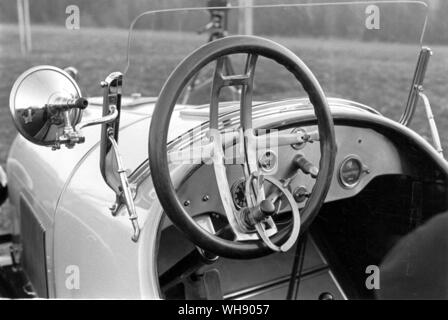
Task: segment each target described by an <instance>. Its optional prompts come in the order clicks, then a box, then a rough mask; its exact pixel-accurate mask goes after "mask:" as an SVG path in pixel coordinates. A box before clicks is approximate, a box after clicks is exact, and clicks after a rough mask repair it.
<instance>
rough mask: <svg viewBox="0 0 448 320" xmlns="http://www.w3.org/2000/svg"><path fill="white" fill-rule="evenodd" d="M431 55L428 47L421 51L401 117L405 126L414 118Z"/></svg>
mask: <svg viewBox="0 0 448 320" xmlns="http://www.w3.org/2000/svg"><path fill="white" fill-rule="evenodd" d="M431 56H432V50H431V49H430V48H428V47H423V48H422V50H421V51H420V55H419V57H418V61H417V65H416V67H415V73H414V78H413V79H412V86H411V90H410V91H409V96H408V101H407V103H406V108H405V110H404V113H403V115H402V116H401V119H400V123H401V124H403V125H405V126H409V125H410V124H411V120H412V118H413V117H414V112H415V108H416V107H417V103H418V99H419V97H420V92H421V91H422V87H423V81H424V80H425V75H426V70H427V69H428V64H429V59H430V58H431Z"/></svg>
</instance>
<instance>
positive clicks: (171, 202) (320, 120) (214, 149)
mask: <svg viewBox="0 0 448 320" xmlns="http://www.w3.org/2000/svg"><path fill="white" fill-rule="evenodd" d="M231 54H247V60H246V67H245V74H243V75H224V70H223V58H224V57H225V56H227V55H231ZM259 56H262V57H266V58H268V59H271V60H274V61H276V62H277V63H279V64H280V65H282V66H284V67H286V68H287V70H289V71H290V72H291V73H292V74H293V75H294V76H295V78H296V79H297V80H298V81H299V82H300V84H301V85H302V86H303V88H304V90H305V91H306V92H307V94H308V96H309V99H310V102H311V104H312V105H313V106H314V110H315V115H316V118H317V124H318V133H319V141H320V152H321V158H320V164H319V172H318V174H317V177H316V182H315V184H314V188H313V190H312V192H311V194H310V196H309V199H308V201H307V204H306V206H305V208H304V209H303V211H302V213H301V215H299V211H298V208H297V204H296V203H295V201H294V198H293V197H292V195H291V193H290V192H289V191H288V189H287V188H284V187H283V185H282V183H281V182H280V181H277V180H276V179H274V178H273V177H268V176H266V177H264V175H263V172H262V171H261V170H260V168H259V163H258V161H257V145H258V142H259V140H260V139H266V136H265V137H261V136H258V135H256V134H255V133H254V130H253V128H252V94H253V82H254V73H255V66H256V63H257V59H258V57H259ZM215 60H216V69H215V74H214V78H213V83H212V93H211V101H210V122H209V133H208V139H209V140H208V141H209V143H208V144H207V145H204V146H201V147H202V148H204V149H207V148H208V149H209V151H210V158H209V160H210V161H211V162H212V164H213V167H214V172H215V177H216V181H217V185H218V190H219V196H220V198H221V201H222V204H223V207H224V209H225V214H226V217H227V220H228V222H229V225H230V228H231V230H232V231H233V233H234V234H235V240H234V241H231V240H226V239H223V238H220V237H218V236H217V235H215V234H213V233H211V232H208V231H207V230H205V229H204V228H203V227H201V226H200V225H199V224H198V223H197V222H196V221H195V220H194V219H193V218H192V217H191V216H190V215H189V214H188V213H187V211H186V210H185V208H184V207H183V204H182V203H181V202H180V200H179V198H178V196H177V194H176V189H175V187H174V185H173V182H172V180H171V177H170V171H169V156H168V154H167V136H168V128H169V124H170V119H171V115H172V113H173V109H174V107H175V105H176V101H177V99H178V97H179V95H180V94H181V92H182V90H183V89H184V87H185V86H186V85H187V84H188V83H189V81H190V79H191V78H192V77H193V76H194V75H195V74H196V73H197V72H198V71H199V70H201V69H202V68H203V67H205V66H206V65H207V64H209V63H210V62H212V61H215ZM227 86H240V87H241V88H242V91H241V106H240V130H239V134H238V135H237V137H235V139H234V140H238V139H239V141H240V145H241V148H242V154H243V158H244V173H245V178H246V179H245V181H246V182H245V188H244V189H245V194H246V199H247V208H246V209H245V210H236V208H235V205H234V204H233V201H232V197H231V193H230V188H229V185H228V181H227V175H226V166H225V162H224V151H223V145H225V142H224V141H223V138H222V135H221V133H220V131H219V112H218V111H219V110H218V104H219V94H220V91H221V89H222V88H224V87H227ZM306 137H307V135H306V134H305V135H302V136H299V135H292V134H283V135H282V134H279V136H278V139H277V141H278V145H286V144H289V145H292V144H294V143H297V142H304V141H306ZM335 155H336V143H335V134H334V126H333V121H332V117H331V114H330V110H329V107H328V105H327V101H326V98H325V95H324V93H323V90H322V89H321V87H320V85H319V83H318V81H317V80H316V78H315V77H314V75H313V74H312V72H311V71H310V70H309V69H308V67H307V66H306V65H305V64H304V63H303V62H302V61H301V60H300V59H299V58H298V57H297V56H296V55H295V54H294V53H293V52H291V51H290V50H288V49H287V48H285V47H283V46H281V45H279V44H277V43H275V42H273V41H270V40H267V39H264V38H260V37H253V36H231V37H226V38H223V39H220V40H216V41H213V42H210V43H208V44H205V45H204V46H202V47H200V48H199V49H197V50H196V51H194V52H193V53H192V54H191V55H190V56H188V57H187V58H186V59H184V60H183V61H182V62H181V63H180V64H179V65H178V66H177V67H176V69H175V70H174V71H173V73H172V74H171V75H170V76H169V78H168V80H167V81H166V83H165V85H164V86H163V88H162V91H161V93H160V96H159V98H158V100H157V103H156V107H155V110H154V113H153V115H152V121H151V127H150V132H149V163H150V169H151V175H152V179H153V184H154V187H155V190H156V193H157V196H158V199H159V201H160V203H161V205H162V207H163V209H164V210H165V212H166V214H167V215H168V216H169V218H170V219H171V221H172V222H173V223H174V225H176V226H177V227H178V228H179V229H180V230H181V231H183V232H184V233H185V234H186V236H187V237H188V238H189V239H190V240H191V241H192V242H193V243H194V244H196V245H197V246H199V247H201V248H202V249H204V250H207V251H210V252H212V253H214V254H216V255H219V256H223V257H228V258H236V259H247V258H254V257H259V256H263V255H266V254H269V253H271V252H273V251H286V250H288V249H289V248H291V247H292V246H293V245H294V243H295V241H296V240H297V237H298V236H299V230H300V226H302V230H303V229H306V228H307V227H308V226H309V225H310V224H311V222H312V221H313V219H314V218H315V216H316V215H317V213H318V211H319V209H320V207H321V205H322V203H323V201H324V199H325V197H326V195H327V192H328V189H329V187H330V183H331V179H332V175H333V168H334V160H335ZM265 182H267V183H270V184H271V185H273V187H274V188H277V190H280V192H281V193H282V194H283V196H284V198H286V199H287V201H288V202H289V205H290V207H291V209H292V213H293V219H292V224H290V226H289V227H288V228H283V229H282V230H277V228H276V225H275V222H274V221H273V219H272V217H271V215H272V214H273V212H274V211H275V210H274V206H273V204H272V203H271V202H270V200H269V199H270V198H269V197H267V198H266V197H265V193H264V187H263V185H264V184H265Z"/></svg>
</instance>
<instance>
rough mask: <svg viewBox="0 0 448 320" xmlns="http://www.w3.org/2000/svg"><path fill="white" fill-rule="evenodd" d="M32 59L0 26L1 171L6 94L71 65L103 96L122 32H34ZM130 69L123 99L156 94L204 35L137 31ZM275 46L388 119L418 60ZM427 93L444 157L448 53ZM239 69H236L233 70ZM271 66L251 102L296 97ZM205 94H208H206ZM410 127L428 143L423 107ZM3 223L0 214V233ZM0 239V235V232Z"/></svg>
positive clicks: (368, 50) (318, 42) (308, 44)
mask: <svg viewBox="0 0 448 320" xmlns="http://www.w3.org/2000/svg"><path fill="white" fill-rule="evenodd" d="M32 37H33V52H32V53H31V54H30V55H28V56H22V55H21V54H20V51H19V45H18V32H17V28H16V26H9V25H0V79H1V81H0V164H1V165H4V164H5V161H6V158H7V154H8V150H9V146H10V144H11V142H12V140H13V138H14V136H15V134H16V131H15V129H14V127H13V124H12V121H11V119H10V116H9V111H8V106H9V92H10V89H11V87H12V85H13V82H14V80H15V79H16V78H17V76H18V75H19V74H20V73H22V72H23V71H25V70H26V69H27V68H29V67H32V66H35V65H39V64H50V65H55V66H59V67H64V66H68V65H72V66H74V67H76V68H77V69H78V70H79V72H80V75H81V78H80V81H79V83H80V87H81V89H82V91H83V94H84V95H86V96H95V95H101V89H100V87H99V82H100V81H101V80H103V79H104V78H105V77H106V76H107V75H108V74H109V73H110V72H112V71H117V70H118V71H123V70H124V67H125V64H126V63H125V62H126V61H125V53H126V41H127V32H126V31H125V30H111V29H109V30H104V29H87V28H83V29H81V30H77V31H69V30H66V29H63V28H57V27H49V26H33V34H32ZM135 40H136V41H135V42H134V43H135V45H134V46H133V51H132V55H131V58H132V63H131V66H130V68H129V72H128V74H127V75H126V77H125V83H124V91H125V93H126V94H130V93H133V92H140V93H142V94H143V95H153V96H154V95H157V94H158V92H159V90H160V88H161V86H162V84H163V82H164V80H165V79H166V77H167V76H168V75H169V73H170V72H171V71H172V69H173V68H174V66H175V65H176V64H177V63H178V62H179V61H180V60H181V59H182V58H183V57H185V55H186V54H188V53H189V52H191V51H192V50H193V49H194V48H196V47H198V46H199V45H200V44H202V43H203V42H204V41H205V37H204V36H196V35H185V34H181V35H179V34H173V33H147V32H146V33H145V32H142V31H140V32H137V35H136V38H135ZM274 40H278V41H279V42H281V43H283V44H285V45H286V46H288V47H289V48H290V49H291V50H293V51H294V52H296V53H297V54H298V55H299V56H300V57H301V58H302V59H303V60H304V61H305V63H307V64H308V66H309V67H310V69H311V70H312V71H313V72H314V73H315V75H316V77H317V79H318V80H319V81H320V82H321V84H322V86H323V88H324V90H325V91H326V93H327V94H328V95H333V96H338V97H345V98H348V99H353V100H356V101H359V102H362V103H365V104H368V105H371V106H373V107H375V108H377V109H378V110H379V111H381V112H383V113H384V114H385V115H387V116H388V117H391V118H393V119H395V120H398V118H399V117H400V115H401V113H402V111H403V109H404V105H405V102H406V97H407V94H408V90H409V86H410V81H411V79H412V75H413V72H414V67H415V62H416V60H417V55H418V46H417V45H403V44H390V43H388V44H385V43H359V42H356V41H349V40H334V39H331V40H330V39H286V38H277V39H274ZM433 49H434V51H435V55H434V57H433V58H432V60H431V63H430V68H429V70H428V73H427V81H426V85H425V87H426V88H427V94H428V95H429V97H430V100H431V102H432V104H433V109H434V113H435V116H436V119H437V123H438V126H439V130H440V134H441V138H442V140H443V145H444V147H445V150H448V139H447V137H446V133H447V132H448V108H447V107H448V94H447V92H448V47H434V48H433ZM237 65H238V64H237ZM279 70H280V69H279V68H278V67H277V66H276V65H275V64H273V63H267V62H264V63H262V64H261V66H260V67H259V68H258V69H257V77H256V97H257V98H259V99H270V98H272V97H274V98H284V97H290V96H297V95H298V92H297V89H296V88H295V87H294V86H293V82H292V80H291V77H290V76H288V74H287V73H286V72H281V71H279ZM204 94H205V93H204ZM412 128H413V129H415V130H416V131H417V132H419V133H420V134H422V135H423V136H429V134H428V133H429V131H428V126H427V123H426V120H425V118H424V112H423V108H422V107H419V108H418V110H417V114H416V117H415V119H414V121H413V124H412ZM7 221H8V220H7V219H5V218H3V219H2V217H1V215H0V230H1V229H2V226H3V228H5V227H7V225H8V222H7ZM0 233H1V231H0Z"/></svg>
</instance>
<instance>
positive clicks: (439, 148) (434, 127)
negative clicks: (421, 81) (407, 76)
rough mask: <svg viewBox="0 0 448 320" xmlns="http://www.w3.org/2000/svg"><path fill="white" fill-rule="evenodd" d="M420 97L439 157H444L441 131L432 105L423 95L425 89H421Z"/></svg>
mask: <svg viewBox="0 0 448 320" xmlns="http://www.w3.org/2000/svg"><path fill="white" fill-rule="evenodd" d="M419 96H420V98H421V99H422V100H423V104H424V105H425V112H426V117H427V118H428V123H429V129H430V130H431V136H432V141H433V143H434V148H435V149H436V151H437V152H438V153H439V155H440V156H441V157H442V158H444V156H443V148H442V142H441V141H440V135H439V130H438V129H437V125H436V121H435V120H434V115H433V113H432V108H431V104H430V103H429V99H428V97H427V96H426V94H424V93H423V87H420V88H419Z"/></svg>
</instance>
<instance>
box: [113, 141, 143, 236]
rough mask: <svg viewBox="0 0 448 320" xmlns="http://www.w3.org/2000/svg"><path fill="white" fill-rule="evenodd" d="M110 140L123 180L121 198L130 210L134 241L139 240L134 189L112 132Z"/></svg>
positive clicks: (121, 179) (121, 180)
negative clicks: (132, 189) (130, 184)
mask: <svg viewBox="0 0 448 320" xmlns="http://www.w3.org/2000/svg"><path fill="white" fill-rule="evenodd" d="M109 141H110V143H111V146H112V148H113V150H114V155H115V160H116V161H117V168H118V169H117V172H118V175H119V177H120V182H121V194H120V197H119V198H120V200H121V201H122V202H124V203H125V204H126V208H127V210H128V214H129V220H131V224H132V228H133V230H134V233H133V235H132V241H134V242H137V241H138V238H139V236H140V226H139V224H138V216H137V211H136V210H135V204H134V198H133V196H132V191H131V188H130V186H129V181H128V177H127V175H126V170H125V169H124V167H123V164H122V162H121V157H120V154H119V153H118V145H117V142H116V141H115V139H114V137H113V135H112V134H110V135H109ZM117 205H118V204H117ZM117 210H118V208H117Z"/></svg>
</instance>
